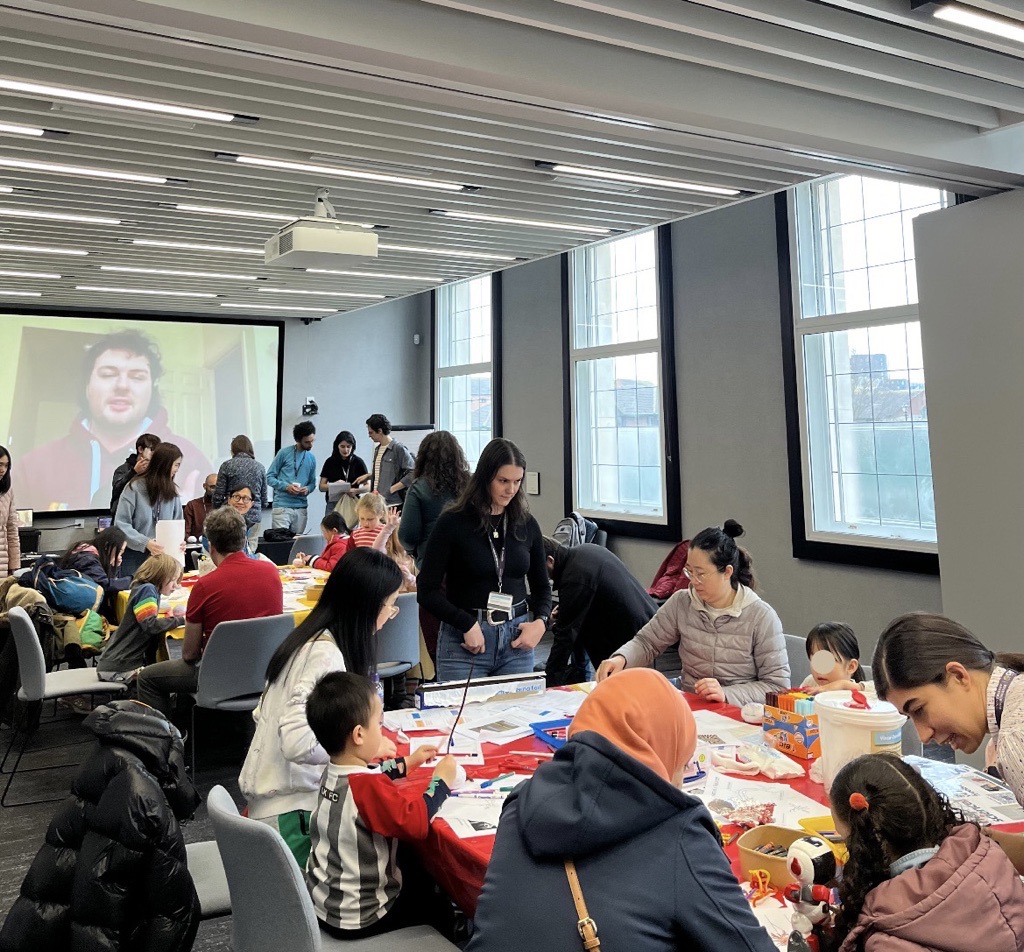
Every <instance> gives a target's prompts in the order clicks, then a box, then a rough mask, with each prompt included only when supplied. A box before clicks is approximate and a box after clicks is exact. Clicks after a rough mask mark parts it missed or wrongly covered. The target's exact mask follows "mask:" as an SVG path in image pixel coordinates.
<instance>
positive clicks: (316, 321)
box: [299, 317, 323, 327]
mask: <svg viewBox="0 0 1024 952" xmlns="http://www.w3.org/2000/svg"><path fill="white" fill-rule="evenodd" d="M299 320H301V321H302V323H303V324H305V325H306V327H309V325H310V324H319V323H320V322H321V321H322V320H323V318H322V317H302V318H299Z"/></svg>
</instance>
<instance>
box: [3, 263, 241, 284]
mask: <svg viewBox="0 0 1024 952" xmlns="http://www.w3.org/2000/svg"><path fill="white" fill-rule="evenodd" d="M100 271H118V272H121V273H123V274H162V275H165V276H167V277H169V278H223V279H225V280H228V281H258V280H259V278H258V277H257V276H256V275H255V274H222V273H220V272H218V271H172V270H170V269H168V268H129V267H128V266H126V265H119V264H101V265H100ZM2 273H3V272H0V274H2Z"/></svg>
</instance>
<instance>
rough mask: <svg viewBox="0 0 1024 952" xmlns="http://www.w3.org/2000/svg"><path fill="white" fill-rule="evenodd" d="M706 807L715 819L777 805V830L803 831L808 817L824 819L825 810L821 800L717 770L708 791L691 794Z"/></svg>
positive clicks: (707, 784)
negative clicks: (741, 809)
mask: <svg viewBox="0 0 1024 952" xmlns="http://www.w3.org/2000/svg"><path fill="white" fill-rule="evenodd" d="M687 792H688V793H690V792H692V793H693V795H694V796H695V797H699V798H700V799H701V800H703V801H704V802H705V803H706V804H707V807H708V809H709V810H710V811H711V813H712V815H713V816H717V817H721V816H722V815H723V814H725V813H728V812H730V811H732V810H734V809H738V808H739V807H746V806H757V805H759V804H762V803H773V804H775V815H774V817H773V819H772V822H773V823H774V824H775V825H776V826H788V827H790V828H791V829H795V830H798V829H802V827H801V826H800V821H801V820H803V819H806V818H807V817H814V816H821V814H822V811H823V807H822V805H821V804H820V803H818V801H817V800H812V799H811V798H810V797H807V796H804V795H803V794H802V793H800V792H798V791H796V790H793V789H792V788H791V787H787V786H786V785H785V784H782V783H763V782H762V781H760V780H744V779H742V778H740V777H730V776H728V775H727V774H720V773H718V771H716V770H709V771H708V777H707V780H706V781H705V782H704V787H703V788H702V789H700V790H696V791H691V790H690V789H689V788H688V789H687Z"/></svg>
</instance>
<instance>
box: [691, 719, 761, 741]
mask: <svg viewBox="0 0 1024 952" xmlns="http://www.w3.org/2000/svg"><path fill="white" fill-rule="evenodd" d="M693 719H694V720H695V721H696V722H697V743H698V744H704V745H706V746H708V747H720V746H722V745H723V744H760V743H761V741H762V737H761V728H760V726H759V725H757V724H745V723H744V722H743V721H737V720H733V718H731V717H726V716H725V715H724V714H719V713H717V712H716V711H694V712H693Z"/></svg>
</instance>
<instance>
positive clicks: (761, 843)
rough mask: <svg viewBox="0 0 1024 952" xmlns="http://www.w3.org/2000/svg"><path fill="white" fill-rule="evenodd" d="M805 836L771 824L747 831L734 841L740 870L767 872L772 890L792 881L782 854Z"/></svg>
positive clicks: (802, 832) (784, 856)
mask: <svg viewBox="0 0 1024 952" xmlns="http://www.w3.org/2000/svg"><path fill="white" fill-rule="evenodd" d="M819 809H820V808H819ZM806 835H807V833H806V832H805V831H804V830H791V829H789V828H788V827H783V826H776V825H774V824H769V825H768V826H756V827H754V829H752V830H747V831H746V832H745V833H742V834H741V835H740V838H739V840H738V841H737V846H738V847H739V852H740V870H741V871H742V872H743V874H744V875H747V876H749V875H750V873H751V871H752V870H755V869H763V870H765V871H767V873H768V876H769V878H770V880H771V885H772V887H773V888H775V889H781V888H782V887H783V886H788V885H789V884H790V883H794V882H796V879H795V878H794V877H793V875H792V874H791V873H790V872H789V865H788V864H787V863H786V854H787V852H788V851H789V848H790V846H791V845H792V844H793V843H794V842H795V841H796V840H798V839H800V837H802V836H806ZM826 855H827V854H826Z"/></svg>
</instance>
